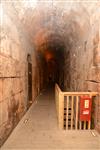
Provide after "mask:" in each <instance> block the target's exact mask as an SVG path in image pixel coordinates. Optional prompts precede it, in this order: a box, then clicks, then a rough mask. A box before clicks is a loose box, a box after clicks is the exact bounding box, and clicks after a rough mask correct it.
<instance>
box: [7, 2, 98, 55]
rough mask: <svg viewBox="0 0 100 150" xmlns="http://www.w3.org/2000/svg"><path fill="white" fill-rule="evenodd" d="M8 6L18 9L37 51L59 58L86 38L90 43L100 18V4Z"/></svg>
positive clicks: (52, 3)
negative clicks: (63, 52)
mask: <svg viewBox="0 0 100 150" xmlns="http://www.w3.org/2000/svg"><path fill="white" fill-rule="evenodd" d="M5 3H8V5H9V8H12V9H14V11H15V14H16V15H17V16H18V18H19V20H20V21H21V23H22V25H23V27H24V28H25V30H26V32H27V33H28V34H29V36H30V38H31V40H32V42H33V43H34V46H35V49H36V50H37V51H40V52H41V53H42V54H43V55H45V50H48V52H49V53H52V51H53V55H54V56H55V55H56V54H55V53H56V51H59V52H60V51H61V50H64V49H66V50H69V49H71V47H73V46H77V45H78V44H79V42H80V41H82V40H83V39H84V37H86V39H88V32H89V31H90V30H91V26H92V25H93V22H94V21H95V20H96V19H97V20H98V17H99V16H100V15H98V14H100V9H99V6H100V3H99V1H95V2H91V3H90V2H89V1H87V2H78V1H77V2H76V1H75V0H74V1H67V0H66V1H65V0H62V1H59V0H58V1H57V0H50V1H46V0H45V1H42V0H33V1H32V0H28V1H25V0H18V1H12V2H10V1H8V0H7V1H5ZM7 9H8V8H7ZM10 12H11V11H10ZM59 55H60V56H61V53H59Z"/></svg>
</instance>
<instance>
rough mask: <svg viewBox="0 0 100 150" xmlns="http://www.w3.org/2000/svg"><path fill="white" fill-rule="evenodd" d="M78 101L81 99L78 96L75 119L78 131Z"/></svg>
mask: <svg viewBox="0 0 100 150" xmlns="http://www.w3.org/2000/svg"><path fill="white" fill-rule="evenodd" d="M78 100H79V97H78V96H76V118H75V129H76V130H77V129H78Z"/></svg>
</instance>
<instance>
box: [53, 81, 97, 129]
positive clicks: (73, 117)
mask: <svg viewBox="0 0 100 150" xmlns="http://www.w3.org/2000/svg"><path fill="white" fill-rule="evenodd" d="M97 94H98V93H97V92H62V91H61V89H60V88H59V86H58V85H57V84H56V85H55V101H56V110H57V118H58V124H59V128H60V129H66V130H68V129H71V130H73V129H76V130H77V129H91V121H80V119H79V112H80V107H79V106H80V97H81V96H88V97H90V98H92V97H93V96H97Z"/></svg>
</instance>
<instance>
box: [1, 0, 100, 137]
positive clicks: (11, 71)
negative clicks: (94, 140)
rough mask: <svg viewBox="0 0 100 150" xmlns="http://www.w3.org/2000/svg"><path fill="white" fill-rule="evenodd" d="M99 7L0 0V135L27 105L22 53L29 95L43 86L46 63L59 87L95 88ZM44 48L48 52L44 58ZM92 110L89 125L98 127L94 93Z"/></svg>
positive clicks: (99, 105)
mask: <svg viewBox="0 0 100 150" xmlns="http://www.w3.org/2000/svg"><path fill="white" fill-rule="evenodd" d="M99 6H100V3H99V1H96V2H91V3H90V2H88V1H87V2H84V1H83V2H76V3H75V1H73V2H70V1H67V0H66V1H65V0H62V1H56V0H53V2H52V1H42V0H41V1H37V2H35V1H29V2H28V1H23V0H19V1H8V0H3V1H2V7H0V8H1V9H2V13H1V14H3V16H1V17H2V18H1V26H0V28H1V29H0V31H1V35H0V42H1V43H0V107H1V108H2V109H1V119H0V130H1V132H2V133H1V134H0V136H1V138H2V135H4V134H5V133H7V132H6V131H9V132H10V131H11V129H12V128H13V127H14V126H15V124H16V123H17V122H18V121H19V120H20V118H21V117H22V116H23V114H24V113H25V111H26V109H27V103H28V100H27V97H28V91H27V89H28V85H27V83H28V75H27V73H28V67H27V66H28V62H27V55H28V54H30V55H31V63H32V85H33V86H32V91H33V100H34V99H35V97H36V96H37V95H38V93H39V91H40V90H41V89H43V87H44V86H46V85H47V82H48V75H47V73H48V72H49V71H50V70H49V71H47V70H48V68H47V66H49V65H48V64H50V63H51V64H54V65H55V70H57V72H56V78H57V82H58V83H59V85H60V86H61V87H62V88H63V89H64V90H67V91H88V90H90V91H98V92H100V84H99V82H100V25H99V24H100V22H99V20H100V9H99ZM46 52H49V55H52V56H53V57H52V58H50V57H49V58H48V57H47V55H46ZM63 55H64V56H63ZM51 67H52V65H50V68H51ZM53 67H54V66H53ZM53 67H52V68H53ZM52 70H53V69H52ZM5 77H8V78H5ZM92 80H94V82H91V81H92ZM94 113H95V126H96V128H97V129H98V130H100V115H99V114H100V98H98V99H97V100H96V101H95V112H94ZM8 129H9V130H8ZM7 134H8V133H7ZM5 137H6V136H5Z"/></svg>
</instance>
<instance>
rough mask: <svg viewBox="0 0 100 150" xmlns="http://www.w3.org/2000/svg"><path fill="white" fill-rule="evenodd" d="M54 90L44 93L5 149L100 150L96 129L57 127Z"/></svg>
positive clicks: (99, 136)
mask: <svg viewBox="0 0 100 150" xmlns="http://www.w3.org/2000/svg"><path fill="white" fill-rule="evenodd" d="M56 118H57V117H56V109H55V101H54V92H53V91H52V90H50V89H48V90H46V91H44V92H43V93H41V94H40V95H39V96H38V98H37V100H36V101H35V103H34V104H33V105H32V106H31V108H30V109H29V111H28V112H27V113H26V115H25V116H24V117H23V118H22V120H21V121H20V122H19V124H18V125H17V127H16V128H15V129H14V131H13V132H12V134H11V135H10V137H9V138H8V140H7V141H6V142H5V144H4V145H3V146H2V148H1V150H100V135H98V133H97V132H96V131H64V130H63V131H62V130H59V129H58V127H57V119H56Z"/></svg>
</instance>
